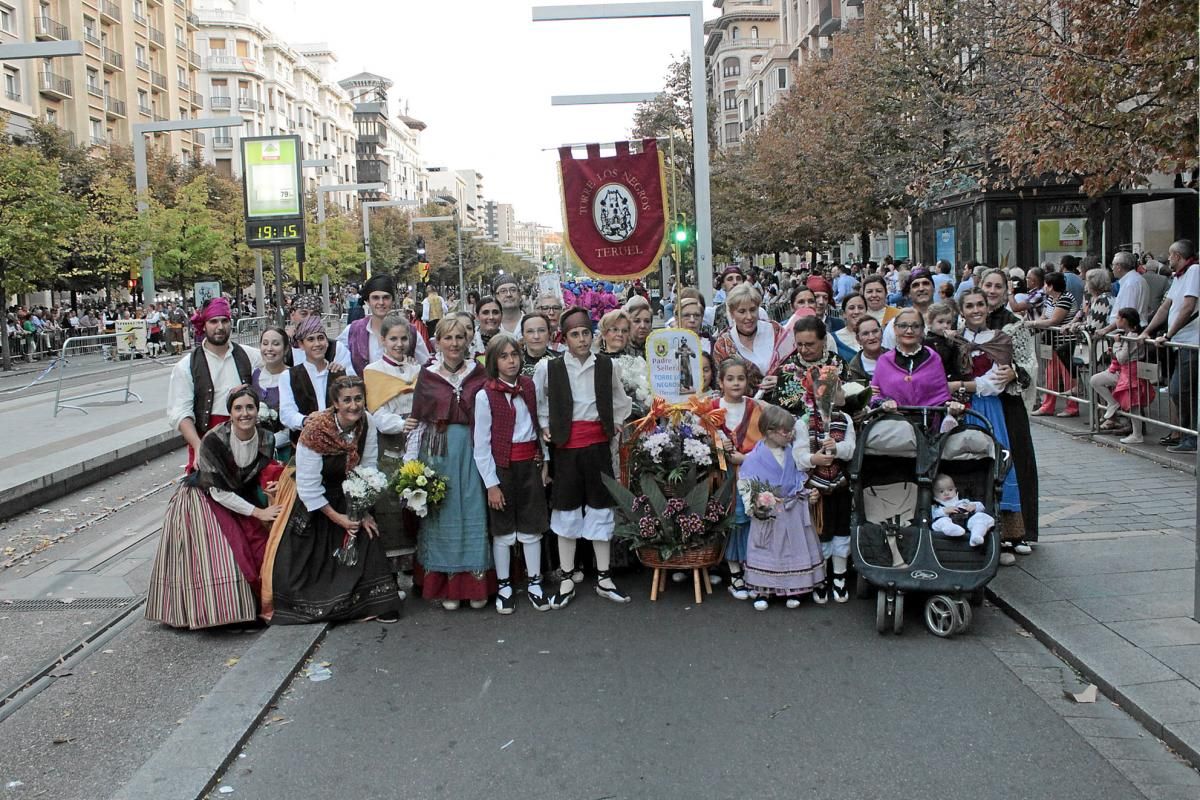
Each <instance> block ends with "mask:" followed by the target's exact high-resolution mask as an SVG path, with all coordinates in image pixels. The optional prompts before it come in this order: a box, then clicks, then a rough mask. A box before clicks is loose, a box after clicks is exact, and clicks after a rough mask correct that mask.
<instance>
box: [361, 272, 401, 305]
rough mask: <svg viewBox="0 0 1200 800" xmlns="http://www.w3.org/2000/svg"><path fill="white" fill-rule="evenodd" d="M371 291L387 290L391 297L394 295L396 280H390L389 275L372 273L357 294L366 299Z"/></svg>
mask: <svg viewBox="0 0 1200 800" xmlns="http://www.w3.org/2000/svg"><path fill="white" fill-rule="evenodd" d="M372 292H387V293H388V294H390V295H391V296H392V297H395V296H396V282H395V281H393V280H392V276H391V275H373V276H371V278H370V279H369V280H368V281H367V282H366V283H364V284H363V285H362V289H361V290H359V294H360V295H362V298H363V300H366V299H368V298H369V297H370V296H371V293H372Z"/></svg>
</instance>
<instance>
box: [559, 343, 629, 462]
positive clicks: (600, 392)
mask: <svg viewBox="0 0 1200 800" xmlns="http://www.w3.org/2000/svg"><path fill="white" fill-rule="evenodd" d="M567 358H574V356H564V357H563V358H556V359H554V360H553V361H551V362H550V363H549V364H547V365H546V367H547V368H546V394H547V395H548V397H549V401H550V441H551V442H553V443H554V444H556V445H564V444H566V443H567V440H568V439H570V438H571V423H572V422H573V421H574V419H573V417H574V410H575V400H574V397H573V396H572V395H571V378H570V376H568V375H567ZM595 370H596V371H595V388H596V411H597V412H599V415H600V425H601V427H602V428H604V435H605V436H607V437H608V438H610V439H611V438H612V437H613V436H614V435H616V427H615V426H614V425H613V404H612V385H613V382H612V381H613V370H612V361H610V360H608V359H607V358H597V359H596V367H595Z"/></svg>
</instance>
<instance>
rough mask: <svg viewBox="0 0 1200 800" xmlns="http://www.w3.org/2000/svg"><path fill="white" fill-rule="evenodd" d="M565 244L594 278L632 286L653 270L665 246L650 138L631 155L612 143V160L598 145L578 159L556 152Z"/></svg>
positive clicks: (658, 161) (662, 190) (659, 174)
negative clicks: (621, 282) (625, 282)
mask: <svg viewBox="0 0 1200 800" xmlns="http://www.w3.org/2000/svg"><path fill="white" fill-rule="evenodd" d="M558 154H559V159H560V160H559V164H558V172H559V181H560V183H561V184H562V195H563V225H564V227H565V228H566V231H565V233H566V235H565V236H564V237H563V239H564V244H565V245H566V247H567V251H568V252H569V253H570V254H571V257H572V258H574V259H575V260H576V261H578V262H579V263H580V264H581V265H582V266H583V268H584V270H586V271H587V273H588V274H589V275H591V276H592V277H594V278H601V279H604V280H610V281H631V280H633V279H634V278H640V277H642V276H643V275H645V274H646V273H648V272H649V271H650V270H652V269H654V268H655V267H656V266H657V265H658V260H659V258H660V257H661V256H662V254H663V251H664V250H665V249H666V246H667V241H666V234H667V214H666V208H667V190H666V181H664V180H663V162H662V154H660V153H659V152H658V142H657V141H655V140H654V139H645V140H643V141H642V152H640V153H631V152H630V150H629V142H617V154H616V155H615V156H604V157H601V156H600V145H598V144H592V145H588V147H587V158H585V159H577V158H575V157H574V156H573V155H572V154H571V148H569V147H562V148H559V151H558Z"/></svg>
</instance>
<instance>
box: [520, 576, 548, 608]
mask: <svg viewBox="0 0 1200 800" xmlns="http://www.w3.org/2000/svg"><path fill="white" fill-rule="evenodd" d="M525 595H526V596H527V597H528V598H529V604H530V605H532V606H533V607H534V609H536V610H537V611H549V610H550V600H549V599H548V598H547V597H546V595H545V594H544V593H543V592H542V576H541V575H530V576H529V582H528V583H527V584H526V585H525Z"/></svg>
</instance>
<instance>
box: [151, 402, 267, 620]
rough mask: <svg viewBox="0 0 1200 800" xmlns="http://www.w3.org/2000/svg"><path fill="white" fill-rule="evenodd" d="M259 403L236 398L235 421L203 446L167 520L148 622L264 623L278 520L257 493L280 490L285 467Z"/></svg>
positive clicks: (231, 411) (214, 431) (153, 578)
mask: <svg viewBox="0 0 1200 800" xmlns="http://www.w3.org/2000/svg"><path fill="white" fill-rule="evenodd" d="M258 404H259V398H258V395H257V394H256V393H255V392H254V391H253V390H251V389H248V388H245V387H243V388H241V389H239V390H237V391H235V392H232V393H230V395H229V401H228V408H227V411H228V412H229V420H228V421H226V422H222V423H221V424H219V425H217V426H216V427H215V428H213V429H212V430H210V431H209V432H208V433H206V434H205V435H204V438H203V439H201V440H200V452H199V453H198V454H197V456H196V469H195V471H193V472H192V473H191V474H189V475H188V476H187V477H186V478H185V479H184V481H183V483H182V484H180V486H179V489H178V490H177V491H176V492H175V495H174V496H173V497H172V498H171V502H170V504H168V506H167V514H166V517H165V518H164V519H163V528H162V537H161V538H160V539H159V542H158V554H157V555H156V556H155V559H154V571H153V572H152V573H151V575H150V591H149V595H148V596H147V598H146V619H149V620H154V621H156V622H162V623H165V624H167V625H170V626H172V627H175V628H191V629H193V630H194V629H197V628H209V627H213V626H216V625H230V624H234V623H238V622H253V621H254V620H255V619H256V618H257V617H258V603H257V602H256V597H257V594H258V588H259V570H260V568H261V566H262V560H263V550H264V549H265V548H266V544H267V528H266V526H267V525H269V524H270V523H271V521H272V520H274V519H275V518H276V517H277V516H279V513H280V507H279V506H277V505H267V504H264V503H262V500H261V496H260V493H259V489H264V490H268V491H273V490H274V480H275V476H277V475H278V472H279V465H278V463H277V462H275V461H274V460H273V459H272V455H273V453H274V451H275V439H274V436H272V435H271V434H270V433H268V432H267V431H265V430H263V429H261V428H259V427H258Z"/></svg>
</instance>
